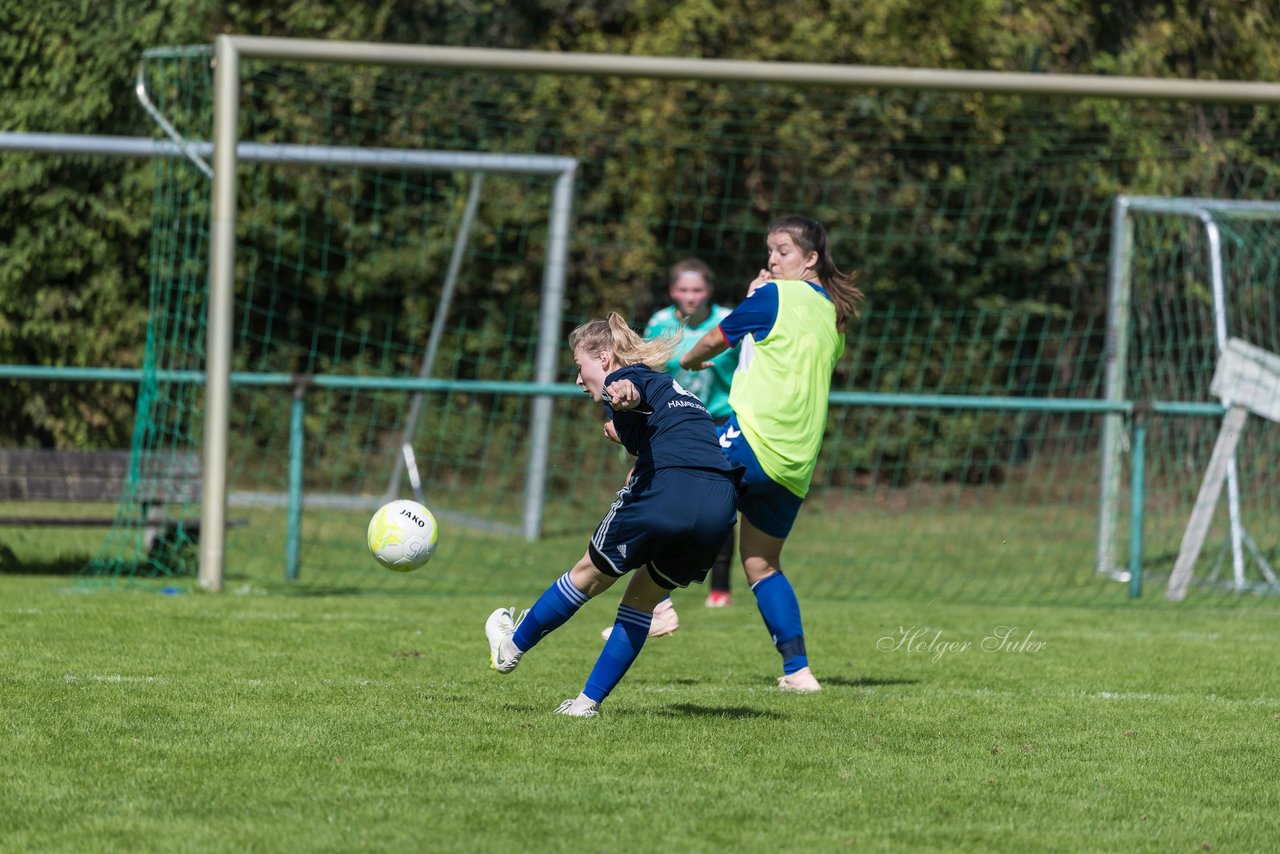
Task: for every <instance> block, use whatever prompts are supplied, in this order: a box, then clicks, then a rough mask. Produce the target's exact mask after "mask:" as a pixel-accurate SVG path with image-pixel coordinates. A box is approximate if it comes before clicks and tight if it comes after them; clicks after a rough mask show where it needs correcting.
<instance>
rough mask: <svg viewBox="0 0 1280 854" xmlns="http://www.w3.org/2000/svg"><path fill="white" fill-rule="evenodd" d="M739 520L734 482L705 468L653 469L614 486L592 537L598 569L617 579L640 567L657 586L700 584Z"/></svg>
mask: <svg viewBox="0 0 1280 854" xmlns="http://www.w3.org/2000/svg"><path fill="white" fill-rule="evenodd" d="M737 519H738V483H737V479H736V478H735V477H734V476H733V475H732V474H729V473H723V472H716V471H710V470H703V469H670V468H663V469H658V470H657V471H655V472H654V473H653V474H652V476H650V477H647V478H645V479H643V480H639V479H637V478H634V477H633V478H632V479H631V480H630V482H628V483H627V485H626V486H624V487H623V488H622V489H621V490H619V491H618V500H617V501H615V502H613V506H612V507H610V508H609V512H608V513H607V514H605V517H604V519H603V520H602V521H601V522H600V527H598V528H596V532H595V535H594V536H592V537H591V546H590V548H589V549H588V552H589V553H590V555H591V562H592V563H593V564H595V567H596V569H598V570H600V571H601V572H603V573H604V574H606V575H612V576H614V577H615V578H616V577H621V576H623V575H625V574H626V573H628V572H630V571H631V570H633V569H636V568H637V567H641V566H648V567H649V574H650V575H651V576H652V577H653V580H654V581H655V582H657V584H658V585H659V586H661V587H665V588H667V589H668V590H673V589H675V588H676V587H688V586H689V585H690V584H701V583H702V581H703V579H705V578H706V577H707V570H709V569H710V568H711V564H712V563H713V562H714V561H715V559H716V555H717V554H719V552H720V547H721V546H723V545H724V541H725V539H727V538H728V536H729V535H730V534H731V533H732V532H733V525H734V523H735V522H736V521H737Z"/></svg>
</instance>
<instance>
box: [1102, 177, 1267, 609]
mask: <svg viewBox="0 0 1280 854" xmlns="http://www.w3.org/2000/svg"><path fill="white" fill-rule="evenodd" d="M1221 214H1230V215H1232V216H1241V215H1245V216H1254V217H1258V218H1263V219H1274V220H1276V221H1277V224H1280V202H1254V201H1232V200H1226V199H1202V198H1191V197H1176V196H1169V197H1163V196H1125V195H1118V196H1116V198H1115V202H1114V203H1113V207H1112V222H1111V249H1110V261H1109V264H1108V268H1107V270H1108V272H1107V342H1106V355H1105V358H1106V370H1105V374H1104V379H1103V398H1104V400H1106V401H1109V402H1117V403H1118V402H1122V401H1125V400H1127V399H1128V388H1127V387H1126V385H1127V382H1126V376H1125V371H1126V369H1127V363H1128V356H1129V339H1130V334H1131V332H1130V320H1131V318H1132V314H1133V305H1132V278H1131V274H1132V261H1133V253H1134V245H1133V218H1134V217H1136V216H1147V215H1165V216H1176V217H1185V218H1188V219H1192V220H1196V221H1198V222H1200V223H1201V224H1202V225H1203V227H1204V234H1205V241H1206V245H1207V247H1208V259H1207V260H1208V266H1209V285H1210V293H1211V295H1212V298H1213V330H1214V343H1215V345H1216V347H1217V351H1218V355H1219V356H1220V357H1221V356H1222V354H1223V353H1225V352H1226V349H1227V342H1228V340H1229V338H1230V334H1231V330H1230V329H1229V328H1228V324H1227V302H1226V301H1227V293H1226V282H1225V277H1224V274H1223V266H1222V235H1221V231H1220V229H1219V227H1218V223H1217V220H1216V217H1217V216H1219V215H1221ZM1125 436H1126V434H1125V416H1124V415H1121V414H1116V413H1109V414H1107V415H1104V416H1103V426H1102V449H1101V453H1100V457H1101V463H1100V471H1099V476H1098V482H1099V484H1100V494H1099V500H1098V549H1097V561H1096V569H1097V572H1098V573H1099V574H1100V575H1104V576H1106V577H1109V578H1114V579H1116V580H1119V581H1129V580H1130V578H1129V575H1130V571H1129V570H1125V569H1124V568H1123V567H1122V565H1121V563H1120V557H1119V551H1118V549H1119V544H1118V542H1117V541H1118V538H1119V519H1120V512H1121V510H1120V490H1121V478H1122V472H1121V469H1122V465H1121V459H1120V458H1121V456H1122V454H1123V451H1124V447H1123V446H1124V442H1125ZM1225 479H1226V487H1227V509H1228V519H1229V525H1230V541H1231V562H1232V574H1233V578H1234V586H1235V587H1236V589H1244V588H1245V587H1246V586H1247V585H1246V581H1245V553H1246V550H1250V551H1253V549H1252V548H1250V546H1251V541H1250V539H1249V535H1248V533H1247V532H1246V531H1245V528H1244V525H1243V523H1242V522H1241V518H1240V517H1241V512H1240V486H1239V477H1238V473H1237V471H1236V460H1235V456H1234V454H1232V455H1230V456H1229V457H1228V458H1226V460H1225ZM1255 557H1259V556H1258V555H1256V553H1255ZM1263 566H1264V571H1267V572H1270V567H1269V566H1267V565H1265V563H1264V564H1263Z"/></svg>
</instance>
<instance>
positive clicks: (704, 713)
mask: <svg viewBox="0 0 1280 854" xmlns="http://www.w3.org/2000/svg"><path fill="white" fill-rule="evenodd" d="M655 714H658V715H662V716H664V717H672V718H676V717H679V718H683V717H694V716H697V717H706V718H737V719H742V720H746V719H755V718H775V719H781V718H782V715H780V714H778V713H777V712H771V711H768V710H767V709H756V708H752V707H750V706H699V705H697V704H696V703H676V704H675V705H673V706H668V707H666V708H664V709H662V710H660V711H658V712H655Z"/></svg>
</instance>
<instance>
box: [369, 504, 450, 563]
mask: <svg viewBox="0 0 1280 854" xmlns="http://www.w3.org/2000/svg"><path fill="white" fill-rule="evenodd" d="M437 533H438V532H437V529H436V517H434V516H432V515H431V511H430V510H428V509H427V508H426V507H423V506H422V505H421V504H419V503H418V502H416V501H409V500H406V499H402V500H400V501H392V502H390V503H388V504H384V505H382V506H381V507H379V508H378V512H377V513H374V514H373V518H372V519H370V520H369V551H370V552H372V553H373V556H374V558H376V559H377V561H378V563H380V564H382V565H383V566H385V567H386V568H387V569H390V570H394V571H395V572H410V571H412V570H415V569H417V568H418V567H420V566H422V565H423V564H424V563H426V562H427V561H429V560H431V554H432V553H433V552H434V551H435V550H436V537H437Z"/></svg>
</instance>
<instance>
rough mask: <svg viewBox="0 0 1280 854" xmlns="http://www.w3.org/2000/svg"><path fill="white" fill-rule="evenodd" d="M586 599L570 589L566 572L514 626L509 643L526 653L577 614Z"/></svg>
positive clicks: (571, 586)
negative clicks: (513, 632)
mask: <svg viewBox="0 0 1280 854" xmlns="http://www.w3.org/2000/svg"><path fill="white" fill-rule="evenodd" d="M588 598H589V597H588V596H587V594H585V593H583V592H582V591H581V590H579V589H578V588H576V587H574V586H573V582H571V581H570V580H569V573H568V572H566V573H565V574H564V575H562V576H560V577H559V578H557V579H556V581H555V583H554V584H552V585H551V586H550V587H548V588H547V589H546V590H545V591H543V593H542V595H541V596H539V597H538V601H537V602H534V603H533V607H532V608H530V609H529V613H527V614H525V615H524V619H523V620H521V621H520V625H518V626H516V633H515V634H514V635H512V637H511V642H512V643H514V644H515V645H516V649H518V650H520V651H521V652H528V651H529V650H530V649H532V648H533V645H534V644H536V643H537V642H538V641H540V640H542V639H543V638H544V637H546V636H547V635H549V634H551V633H552V632H553V631H555V630H556V629H558V628H560V627H561V626H563V625H564V624H565V623H566V622H568V620H569V618H570V617H572V616H573V615H574V614H576V613H578V609H579V608H581V607H582V606H583V605H585V604H587V600H588Z"/></svg>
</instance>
